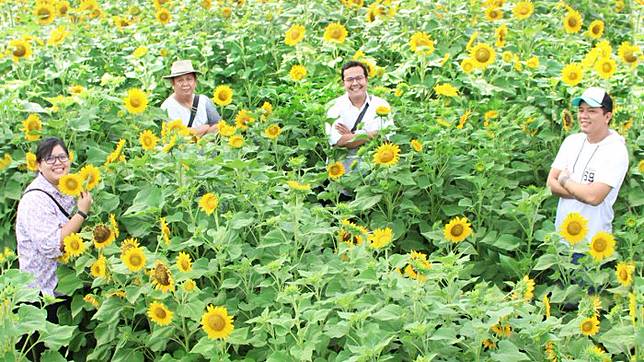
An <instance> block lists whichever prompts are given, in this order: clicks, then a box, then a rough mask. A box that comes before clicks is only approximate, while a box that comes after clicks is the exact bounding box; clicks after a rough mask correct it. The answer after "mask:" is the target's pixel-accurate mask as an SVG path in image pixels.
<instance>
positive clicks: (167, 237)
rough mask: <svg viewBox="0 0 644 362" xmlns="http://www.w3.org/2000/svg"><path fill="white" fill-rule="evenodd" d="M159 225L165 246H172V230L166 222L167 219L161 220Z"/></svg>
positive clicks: (161, 218) (162, 218)
mask: <svg viewBox="0 0 644 362" xmlns="http://www.w3.org/2000/svg"><path fill="white" fill-rule="evenodd" d="M159 225H160V227H161V237H163V242H164V243H165V245H170V228H169V227H168V223H167V222H166V221H165V217H160V218H159Z"/></svg>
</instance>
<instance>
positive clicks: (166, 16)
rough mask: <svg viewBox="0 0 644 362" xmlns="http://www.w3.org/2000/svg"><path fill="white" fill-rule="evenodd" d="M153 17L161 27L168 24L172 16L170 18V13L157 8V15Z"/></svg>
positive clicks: (164, 9)
mask: <svg viewBox="0 0 644 362" xmlns="http://www.w3.org/2000/svg"><path fill="white" fill-rule="evenodd" d="M155 17H156V18H157V20H158V21H159V22H160V23H161V24H163V25H165V24H167V23H169V22H170V20H172V16H170V12H169V11H168V9H166V8H159V10H157V13H156V14H155Z"/></svg>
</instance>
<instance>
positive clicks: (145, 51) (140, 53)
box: [132, 47, 148, 59]
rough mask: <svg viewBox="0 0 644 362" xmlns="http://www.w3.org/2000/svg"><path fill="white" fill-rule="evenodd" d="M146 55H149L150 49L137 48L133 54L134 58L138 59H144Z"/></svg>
mask: <svg viewBox="0 0 644 362" xmlns="http://www.w3.org/2000/svg"><path fill="white" fill-rule="evenodd" d="M146 54H148V48H146V47H137V48H136V49H134V51H133V52H132V56H133V57H135V58H137V59H140V58H143V57H144V56H145V55H146Z"/></svg>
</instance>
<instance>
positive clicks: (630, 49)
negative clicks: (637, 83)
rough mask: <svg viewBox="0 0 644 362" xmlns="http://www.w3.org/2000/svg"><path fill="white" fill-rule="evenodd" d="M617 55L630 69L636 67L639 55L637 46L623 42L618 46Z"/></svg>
mask: <svg viewBox="0 0 644 362" xmlns="http://www.w3.org/2000/svg"><path fill="white" fill-rule="evenodd" d="M617 53H618V54H619V57H620V58H621V59H622V61H623V62H624V63H626V64H629V65H630V66H631V67H635V66H637V62H638V56H639V54H640V48H639V46H637V45H633V44H631V43H630V42H628V41H625V42H623V43H622V44H620V46H619V48H618V50H617Z"/></svg>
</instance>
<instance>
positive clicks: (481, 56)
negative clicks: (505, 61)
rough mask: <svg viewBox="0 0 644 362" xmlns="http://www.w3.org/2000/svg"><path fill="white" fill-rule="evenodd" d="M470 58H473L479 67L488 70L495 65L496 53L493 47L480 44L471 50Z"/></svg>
mask: <svg viewBox="0 0 644 362" xmlns="http://www.w3.org/2000/svg"><path fill="white" fill-rule="evenodd" d="M470 58H472V60H473V61H474V63H475V64H476V66H477V67H479V68H486V67H487V66H488V65H490V64H492V63H494V60H495V59H496V53H495V52H494V49H492V47H491V46H489V45H487V44H485V43H479V44H476V45H475V46H473V47H472V49H470Z"/></svg>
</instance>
